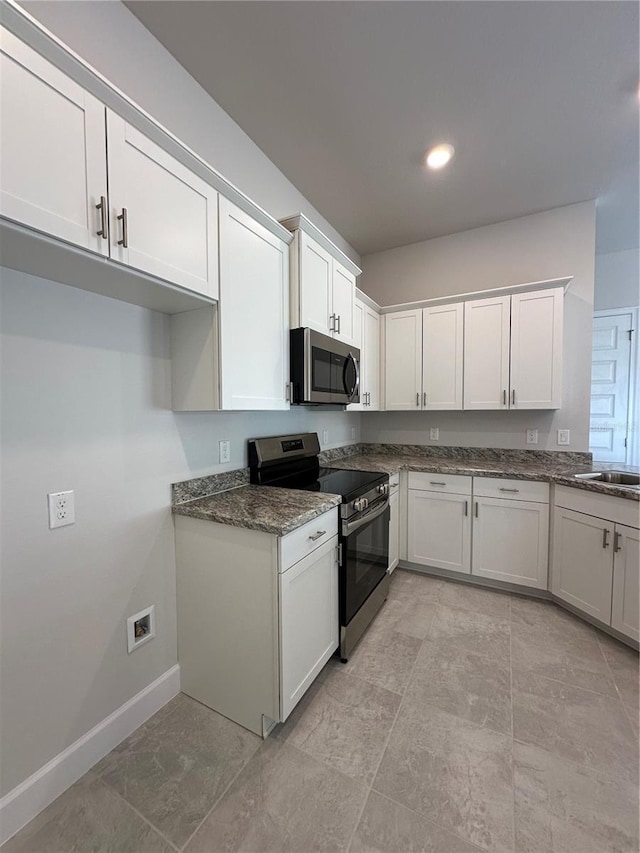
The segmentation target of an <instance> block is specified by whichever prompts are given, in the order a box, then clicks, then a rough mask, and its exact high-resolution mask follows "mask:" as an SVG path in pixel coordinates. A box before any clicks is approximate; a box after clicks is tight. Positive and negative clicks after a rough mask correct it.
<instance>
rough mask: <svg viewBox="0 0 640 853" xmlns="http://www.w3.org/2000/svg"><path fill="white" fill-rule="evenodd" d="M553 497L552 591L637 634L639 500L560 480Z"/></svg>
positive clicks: (634, 636)
mask: <svg viewBox="0 0 640 853" xmlns="http://www.w3.org/2000/svg"><path fill="white" fill-rule="evenodd" d="M555 503H556V507H555V511H554V529H553V562H552V567H551V591H552V592H553V594H554V595H557V596H558V598H561V599H563V600H564V601H566V602H568V603H569V604H571V605H573V606H574V607H577V608H578V609H579V610H582V611H583V612H584V613H588V614H589V615H590V616H593V617H594V618H595V619H598V620H599V621H600V622H603V623H604V624H605V625H610V626H611V627H612V628H614V629H615V630H616V631H619V632H620V633H621V634H624V635H625V636H627V637H630V638H631V639H633V640H636V641H637V640H639V639H640V631H639V613H638V610H639V601H640V583H639V580H640V577H639V576H640V530H638V528H637V527H635V526H634V525H635V524H638V521H639V518H638V504H637V503H635V502H634V501H628V500H625V499H624V498H618V497H608V496H606V495H602V494H594V493H592V492H588V491H581V490H577V489H569V488H566V487H562V486H559V487H556V497H555Z"/></svg>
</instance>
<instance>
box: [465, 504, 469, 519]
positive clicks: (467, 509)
mask: <svg viewBox="0 0 640 853" xmlns="http://www.w3.org/2000/svg"><path fill="white" fill-rule="evenodd" d="M464 514H465V518H466V517H467V516H468V515H469V501H465V502H464Z"/></svg>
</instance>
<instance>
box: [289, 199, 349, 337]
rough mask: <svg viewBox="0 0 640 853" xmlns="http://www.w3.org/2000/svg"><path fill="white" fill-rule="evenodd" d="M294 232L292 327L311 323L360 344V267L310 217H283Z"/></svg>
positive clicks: (312, 326) (333, 335)
mask: <svg viewBox="0 0 640 853" xmlns="http://www.w3.org/2000/svg"><path fill="white" fill-rule="evenodd" d="M280 222H281V224H282V225H284V227H285V228H287V229H289V231H292V232H293V234H294V239H293V243H292V245H291V328H300V327H301V326H307V327H309V328H311V329H314V330H315V331H316V332H320V333H321V334H323V335H329V336H330V337H333V338H337V339H338V340H341V341H343V342H344V343H346V344H353V345H354V346H357V344H356V338H357V329H356V324H357V319H356V315H355V302H356V278H357V277H358V276H359V275H360V272H361V270H360V268H359V267H357V266H356V265H355V264H354V263H353V262H352V261H351V260H350V259H349V258H348V257H347V256H346V255H345V254H344V253H343V252H341V251H340V249H338V247H337V246H335V245H334V244H333V243H332V242H331V241H330V240H329V239H328V238H327V237H326V236H325V235H324V234H323V233H322V232H321V231H320V230H319V229H317V228H316V227H315V225H313V223H311V222H310V221H309V220H308V219H307V218H306V216H303V214H301V213H300V214H298V215H297V216H290V217H289V218H288V219H282V220H280Z"/></svg>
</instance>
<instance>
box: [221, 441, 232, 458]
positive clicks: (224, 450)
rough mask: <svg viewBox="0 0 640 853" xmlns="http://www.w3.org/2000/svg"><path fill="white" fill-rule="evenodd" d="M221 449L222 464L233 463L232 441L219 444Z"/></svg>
mask: <svg viewBox="0 0 640 853" xmlns="http://www.w3.org/2000/svg"><path fill="white" fill-rule="evenodd" d="M219 447H220V462H221V463H222V462H231V442H230V441H221V442H219Z"/></svg>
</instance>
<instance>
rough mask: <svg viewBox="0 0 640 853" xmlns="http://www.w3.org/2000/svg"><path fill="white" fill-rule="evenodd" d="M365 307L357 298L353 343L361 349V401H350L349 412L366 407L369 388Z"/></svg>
mask: <svg viewBox="0 0 640 853" xmlns="http://www.w3.org/2000/svg"><path fill="white" fill-rule="evenodd" d="M364 309H365V305H364V303H363V302H360V300H359V299H356V304H355V306H354V309H353V310H354V315H353V316H354V321H353V332H354V340H353V343H354V345H355V346H356V347H358V349H359V350H360V402H359V403H350V404H349V405H348V406H347V411H348V412H361V411H362V410H363V409H364V408H366V403H365V400H366V397H365V394H366V390H367V384H366V383H367V363H366V355H365V353H366V349H365V343H364Z"/></svg>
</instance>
